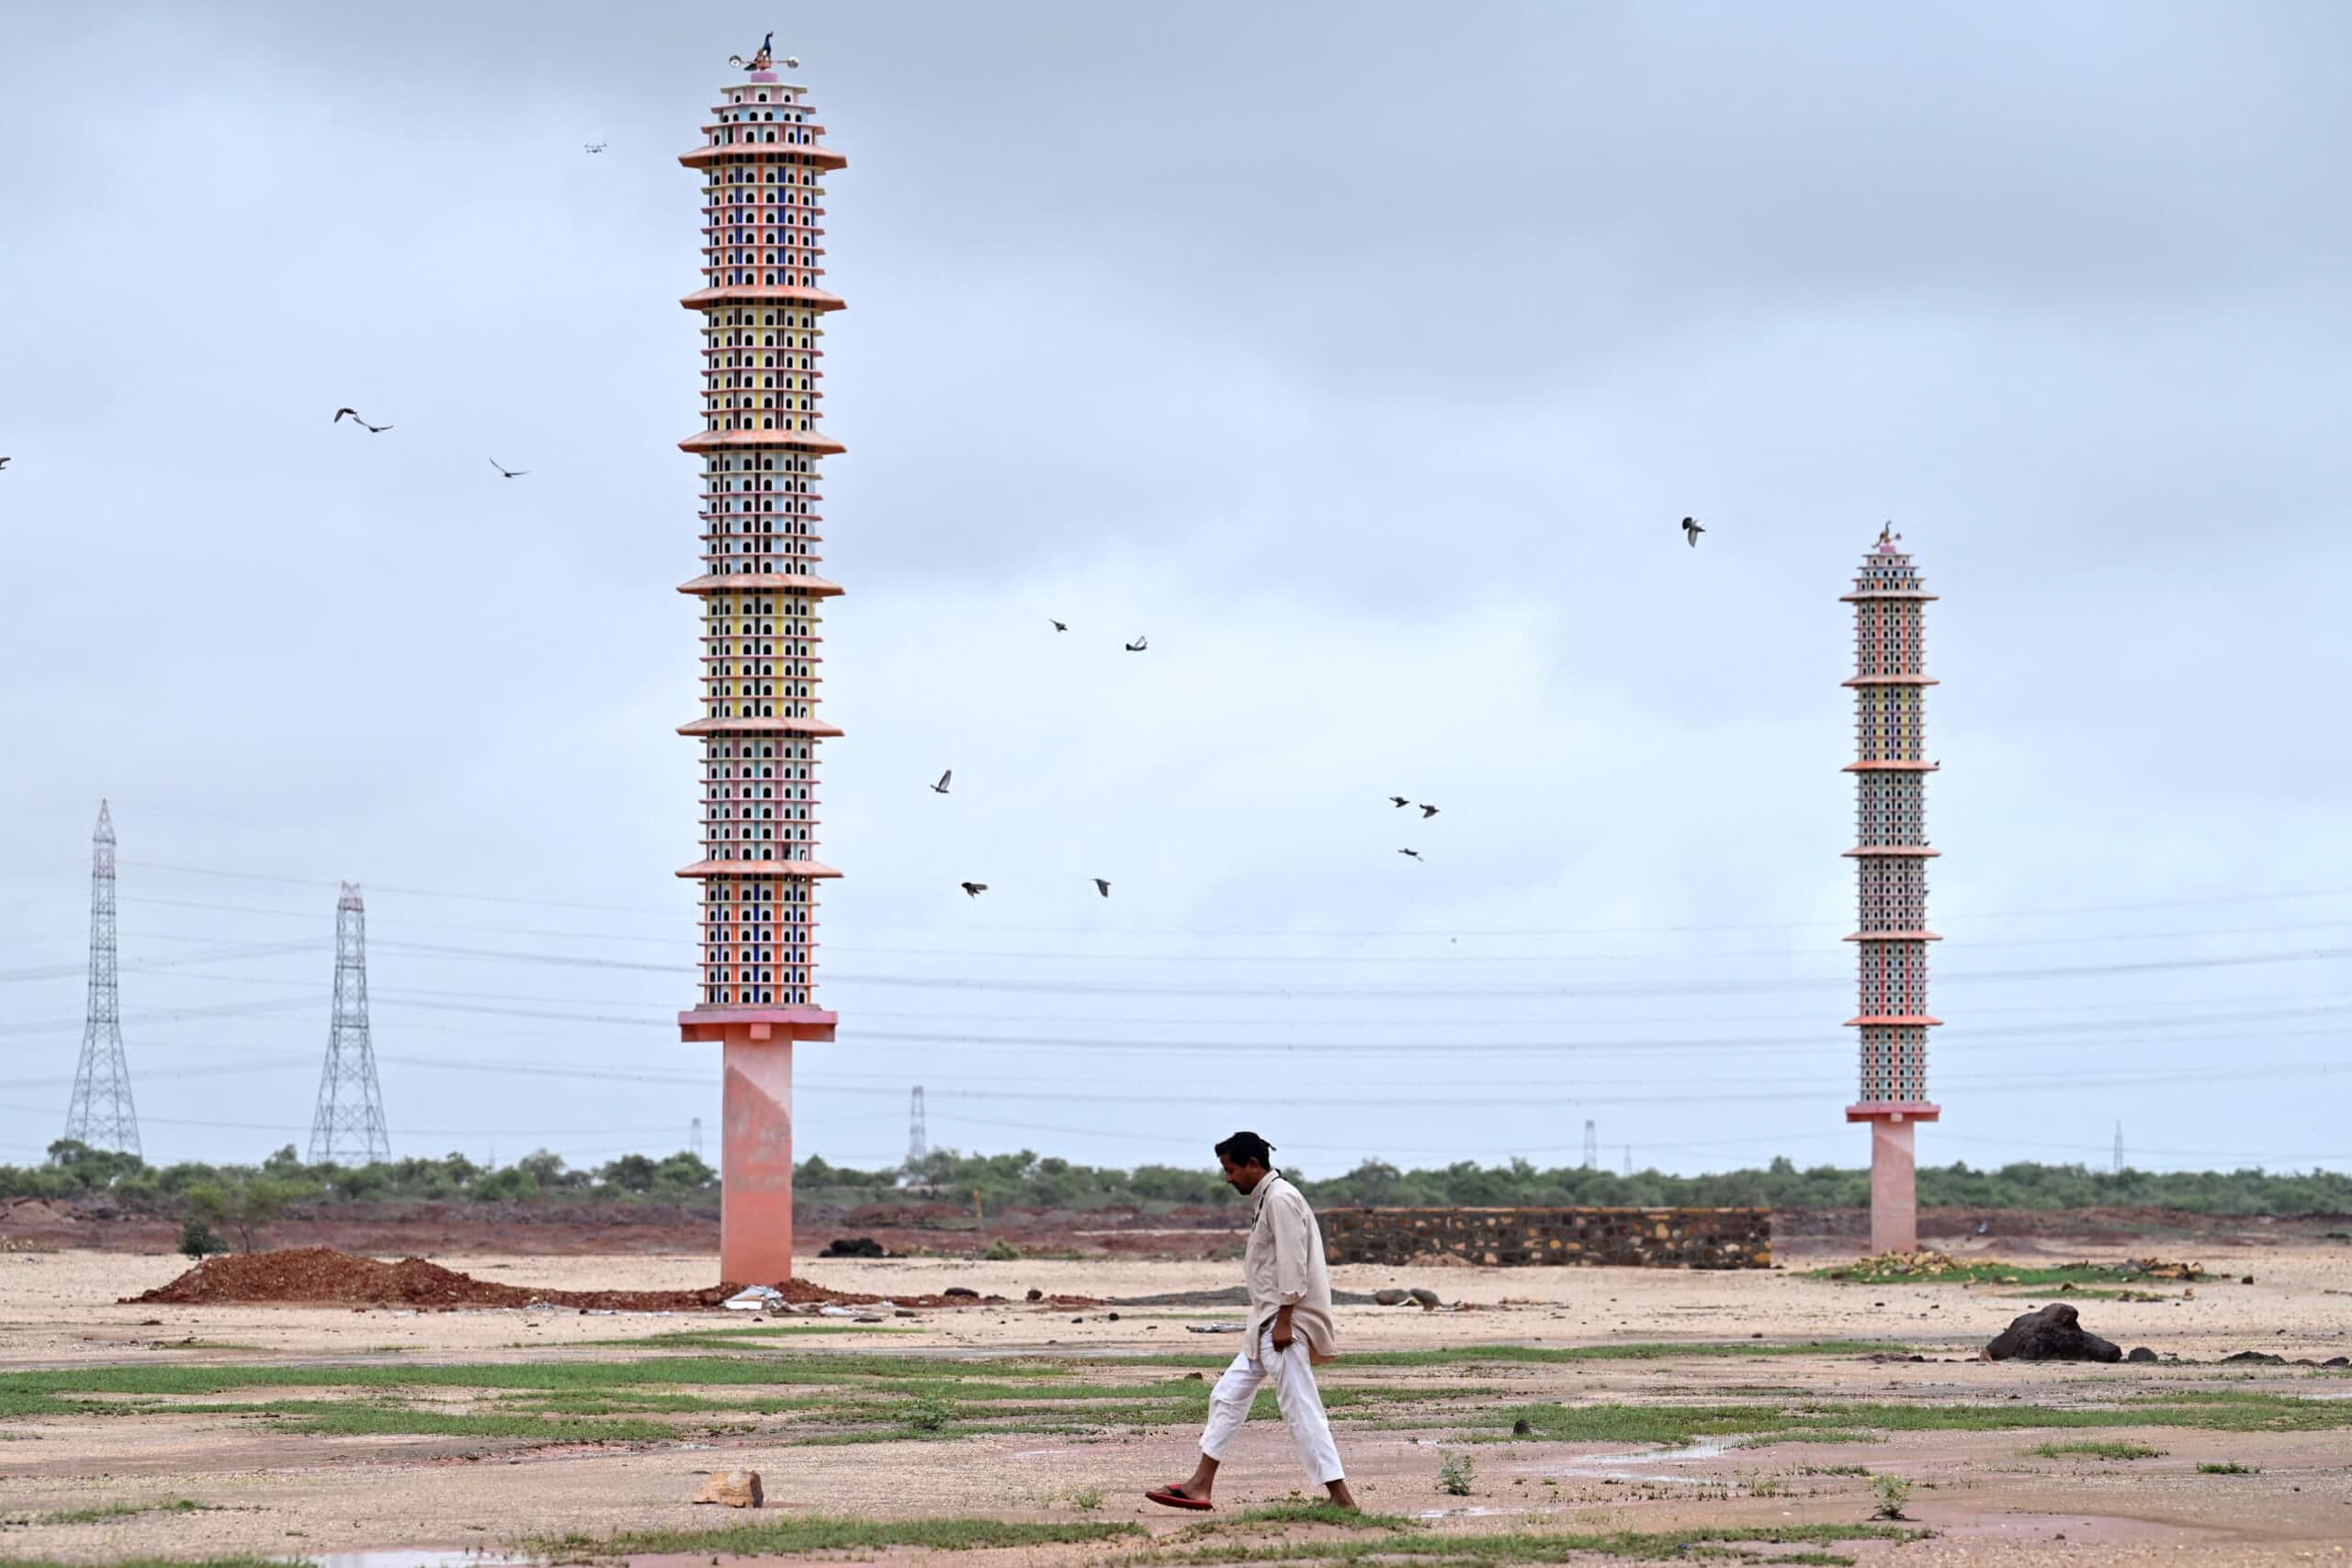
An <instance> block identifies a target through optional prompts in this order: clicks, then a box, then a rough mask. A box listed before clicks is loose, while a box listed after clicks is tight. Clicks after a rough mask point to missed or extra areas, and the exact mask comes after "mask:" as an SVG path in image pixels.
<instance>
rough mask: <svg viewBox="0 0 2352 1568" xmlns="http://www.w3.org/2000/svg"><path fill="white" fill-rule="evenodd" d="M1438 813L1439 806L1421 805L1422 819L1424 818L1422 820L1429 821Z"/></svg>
mask: <svg viewBox="0 0 2352 1568" xmlns="http://www.w3.org/2000/svg"><path fill="white" fill-rule="evenodd" d="M1436 815H1437V807H1434V806H1424V807H1421V820H1422V821H1424V822H1426V821H1428V820H1429V819H1430V818H1432V817H1434V816H1436Z"/></svg>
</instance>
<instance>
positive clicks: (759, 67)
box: [727, 33, 775, 71]
mask: <svg viewBox="0 0 2352 1568" xmlns="http://www.w3.org/2000/svg"><path fill="white" fill-rule="evenodd" d="M774 55H775V34H774V33H770V34H768V35H767V37H765V38H763V39H761V40H760V51H759V52H758V53H757V54H754V55H753V56H752V58H751V59H749V60H746V59H744V58H743V57H742V56H741V55H740V54H730V55H729V56H728V57H727V63H728V64H729V65H732V66H735V67H736V68H738V69H739V70H743V71H765V70H766V69H768V67H769V65H770V64H771V63H773V57H774Z"/></svg>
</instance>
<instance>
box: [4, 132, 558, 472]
mask: <svg viewBox="0 0 2352 1568" xmlns="http://www.w3.org/2000/svg"><path fill="white" fill-rule="evenodd" d="M599 145H600V146H601V143H600V144H599ZM596 150H597V149H596V148H594V147H592V148H590V149H589V151H590V152H595V151H596ZM346 414H347V415H349V416H350V418H351V422H352V423H354V424H356V425H357V426H359V428H360V429H362V430H364V431H366V432H367V433H368V434H370V435H381V434H384V432H386V431H388V430H390V429H391V426H390V425H389V424H370V423H368V421H367V418H366V417H365V416H364V415H362V414H361V413H360V412H359V411H358V410H357V409H354V408H340V409H337V410H335V411H334V419H332V420H330V421H328V423H330V424H341V423H343V421H344V416H345V415H346ZM7 461H8V459H7V458H6V457H0V467H5V466H6V463H7ZM490 466H491V467H492V468H496V469H497V470H498V477H499V478H500V479H521V478H522V477H523V476H524V475H525V474H527V473H529V472H530V471H531V470H530V469H528V468H508V467H507V466H506V465H505V464H503V463H502V462H500V461H499V460H498V459H497V458H495V457H492V459H490Z"/></svg>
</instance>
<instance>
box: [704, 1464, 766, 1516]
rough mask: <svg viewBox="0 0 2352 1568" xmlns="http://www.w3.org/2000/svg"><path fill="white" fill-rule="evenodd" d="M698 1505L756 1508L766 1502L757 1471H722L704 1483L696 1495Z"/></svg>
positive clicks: (715, 1473)
mask: <svg viewBox="0 0 2352 1568" xmlns="http://www.w3.org/2000/svg"><path fill="white" fill-rule="evenodd" d="M694 1500H695V1502H697V1503H717V1504H718V1505H719V1506H722V1507H728V1508H756V1507H759V1506H762V1505H763V1503H764V1502H765V1501H766V1495H765V1494H764V1492H763V1490H762V1489H761V1486H760V1472H758V1471H756V1470H722V1471H718V1472H714V1473H713V1474H712V1476H711V1477H710V1479H709V1480H707V1481H706V1482H704V1483H703V1485H702V1490H701V1491H700V1492H698V1493H696V1494H695V1498H694Z"/></svg>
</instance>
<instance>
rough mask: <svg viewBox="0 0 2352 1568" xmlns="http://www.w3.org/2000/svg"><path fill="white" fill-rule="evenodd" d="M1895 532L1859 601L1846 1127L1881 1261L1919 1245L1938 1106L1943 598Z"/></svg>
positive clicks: (1885, 537)
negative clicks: (1850, 1094) (1936, 706)
mask: <svg viewBox="0 0 2352 1568" xmlns="http://www.w3.org/2000/svg"><path fill="white" fill-rule="evenodd" d="M1901 545H1902V538H1901V536H1899V535H1897V534H1896V533H1894V530H1893V528H1892V526H1889V527H1888V528H1885V529H1882V530H1881V531H1880V533H1879V536H1878V543H1877V544H1876V545H1875V546H1873V547H1871V551H1870V553H1869V554H1868V555H1866V556H1864V557H1863V558H1862V570H1861V572H1860V575H1859V576H1858V577H1856V578H1855V580H1854V591H1853V592H1851V593H1849V594H1846V595H1845V596H1844V602H1845V603H1846V604H1851V605H1852V606H1854V674H1853V678H1852V679H1851V680H1849V681H1848V682H1846V684H1847V685H1849V686H1850V687H1852V688H1853V690H1854V713H1855V738H1854V739H1855V748H1854V761H1850V762H1849V763H1847V764H1846V772H1848V773H1852V774H1853V775H1854V780H1855V786H1856V795H1857V797H1858V816H1859V821H1858V823H1857V826H1856V832H1855V845H1854V847H1853V848H1852V849H1850V850H1848V851H1847V852H1846V853H1847V855H1848V856H1849V857H1850V858H1851V859H1852V860H1853V862H1854V864H1855V867H1856V870H1857V872H1858V874H1859V881H1860V907H1861V908H1860V921H1859V923H1858V924H1857V926H1856V928H1855V931H1854V934H1853V935H1851V936H1849V937H1848V938H1847V939H1846V940H1847V941H1848V942H1853V943H1855V944H1856V951H1857V953H1859V955H1860V961H1861V962H1860V968H1861V1006H1860V1010H1858V1011H1857V1012H1856V1013H1855V1015H1854V1016H1853V1017H1852V1018H1849V1019H1848V1020H1847V1021H1846V1022H1847V1025H1848V1027H1849V1028H1853V1029H1859V1030H1860V1031H1861V1036H1860V1041H1861V1093H1860V1098H1859V1099H1858V1100H1856V1101H1855V1102H1854V1103H1853V1104H1851V1105H1849V1106H1848V1107H1847V1108H1846V1120H1847V1121H1849V1122H1869V1123H1870V1128H1871V1251H1872V1252H1873V1253H1881V1252H1913V1251H1917V1248H1918V1246H1919V1225H1918V1187H1917V1178H1916V1175H1915V1170H1916V1168H1917V1137H1918V1127H1919V1123H1920V1122H1933V1121H1935V1120H1936V1119H1937V1118H1938V1117H1939V1116H1941V1115H1942V1114H1943V1111H1942V1108H1941V1107H1939V1106H1938V1105H1936V1104H1934V1103H1932V1102H1931V1101H1930V1100H1928V1031H1929V1030H1930V1029H1933V1028H1935V1027H1936V1025H1937V1024H1938V1023H1939V1022H1941V1020H1939V1019H1934V1018H1930V1017H1928V943H1929V942H1939V941H1941V940H1942V939H1941V938H1939V937H1938V936H1937V935H1936V933H1935V932H1933V931H1929V930H1928V861H1930V860H1932V859H1934V858H1935V856H1936V853H1937V852H1936V851H1934V850H1932V849H1930V848H1928V838H1927V818H1926V815H1925V810H1924V806H1925V797H1926V795H1927V783H1928V774H1929V773H1934V772H1935V771H1936V764H1935V763H1933V762H1930V761H1927V760H1925V759H1924V758H1922V757H1921V756H1920V754H1919V753H1920V746H1921V742H1922V740H1923V739H1924V736H1923V726H1922V721H1921V710H1922V708H1923V706H1924V705H1925V703H1924V698H1925V694H1926V691H1927V688H1928V687H1929V686H1932V685H1934V684H1935V683H1936V682H1934V681H1932V680H1930V679H1928V676H1927V674H1926V672H1925V669H1924V663H1925V660H1924V655H1923V652H1922V649H1921V641H1920V623H1921V621H1922V619H1923V612H1924V609H1925V606H1926V605H1927V604H1928V601H1930V600H1932V599H1934V598H1935V595H1934V594H1932V593H1930V592H1928V591H1927V588H1926V586H1925V585H1924V584H1923V583H1921V581H1919V573H1918V571H1917V569H1915V568H1914V567H1913V566H1912V564H1911V558H1910V557H1909V556H1908V555H1905V553H1904V552H1903V550H1902V547H1901Z"/></svg>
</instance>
